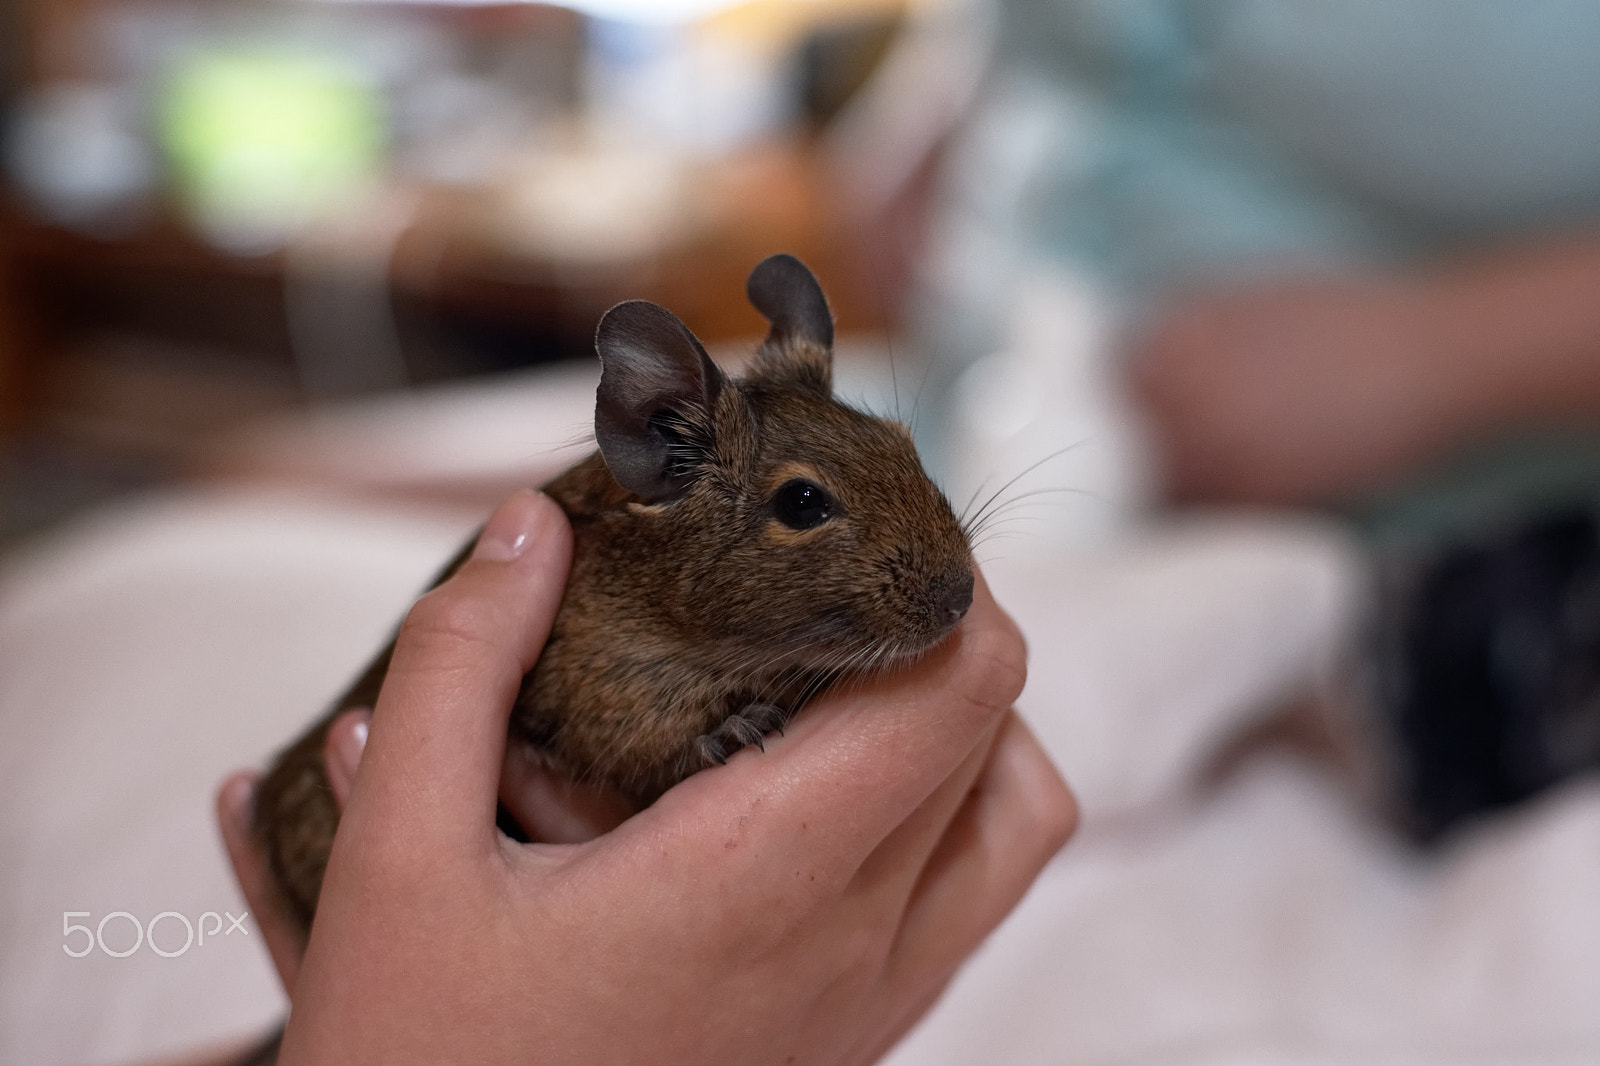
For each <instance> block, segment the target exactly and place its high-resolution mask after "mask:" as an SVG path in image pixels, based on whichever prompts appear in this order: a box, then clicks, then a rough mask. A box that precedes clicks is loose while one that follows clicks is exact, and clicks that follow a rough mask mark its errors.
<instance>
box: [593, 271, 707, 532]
mask: <svg viewBox="0 0 1600 1066" xmlns="http://www.w3.org/2000/svg"><path fill="white" fill-rule="evenodd" d="M594 346H595V351H596V352H597V353H599V356H600V387H599V389H598V390H596V392H595V409H594V435H595V440H596V441H597V442H598V443H599V445H600V454H601V455H602V456H604V457H605V461H606V467H607V468H608V469H609V470H610V471H611V476H612V477H614V478H616V479H617V483H618V484H619V485H621V486H622V487H623V488H625V489H627V490H628V491H629V492H632V493H634V494H636V495H638V496H642V497H643V498H644V499H646V500H647V501H649V502H651V503H658V502H660V501H662V500H668V499H671V498H673V497H674V496H678V495H680V494H681V493H682V492H683V491H684V490H685V489H687V488H688V487H689V482H690V481H692V480H693V477H694V470H693V467H694V465H695V464H694V459H695V458H696V457H698V456H700V455H705V454H709V452H710V450H711V447H712V445H713V443H714V442H713V440H712V425H711V412H712V411H713V410H714V409H715V407H716V402H717V396H718V395H719V394H720V393H721V391H722V384H723V377H722V371H720V370H718V369H717V364H715V363H713V362H712V361H711V357H710V356H708V355H706V350H705V349H704V348H703V347H701V346H700V342H699V341H698V340H697V339H695V335H694V334H693V333H690V332H689V327H688V326H685V325H684V324H683V323H682V322H680V321H678V316H676V315H674V314H673V313H672V312H671V311H668V310H667V309H666V308H665V307H662V306H660V305H659V304H653V303H651V302H649V301H648V300H629V301H627V302H626V303H620V304H618V305H617V306H615V307H613V308H612V309H611V310H609V311H607V312H606V313H605V315H604V316H602V317H601V319H600V326H599V328H598V329H597V330H596V331H595V338H594Z"/></svg>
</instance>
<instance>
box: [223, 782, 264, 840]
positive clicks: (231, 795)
mask: <svg viewBox="0 0 1600 1066" xmlns="http://www.w3.org/2000/svg"><path fill="white" fill-rule="evenodd" d="M222 806H223V809H224V810H226V811H227V812H228V817H229V818H231V819H232V820H233V822H234V824H235V825H238V826H244V827H248V826H249V825H250V821H251V819H252V818H254V817H255V806H256V781H255V778H253V777H250V776H247V775H241V776H239V777H235V778H234V779H233V780H232V781H229V782H228V783H227V785H226V786H224V787H223V790H222Z"/></svg>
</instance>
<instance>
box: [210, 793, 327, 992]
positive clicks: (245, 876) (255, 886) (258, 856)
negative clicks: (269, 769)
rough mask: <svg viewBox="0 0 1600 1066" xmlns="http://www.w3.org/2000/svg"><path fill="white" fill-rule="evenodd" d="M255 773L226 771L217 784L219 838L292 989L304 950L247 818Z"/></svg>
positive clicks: (251, 806)
mask: <svg viewBox="0 0 1600 1066" xmlns="http://www.w3.org/2000/svg"><path fill="white" fill-rule="evenodd" d="M259 780H260V777H259V775H257V774H255V773H253V772H251V771H241V772H239V773H236V774H234V775H233V776H231V777H229V778H228V779H227V780H226V781H224V782H223V783H222V787H221V788H219V789H218V790H217V825H218V828H220V829H221V831H222V843H223V846H224V847H226V848H227V850H228V861H229V862H230V863H232V864H233V876H234V878H235V879H236V880H237V881H238V882H239V889H240V891H242V892H243V893H244V898H245V902H246V903H247V904H248V905H249V907H250V912H251V913H252V914H254V915H255V916H256V928H258V929H260V930H261V939H262V940H263V941H264V942H265V943H266V945H267V954H269V955H271V956H272V965H273V966H274V967H276V968H277V971H278V980H279V981H281V982H283V989H284V991H285V992H293V991H294V982H295V979H296V978H297V977H298V976H299V973H300V956H301V955H302V954H303V953H304V951H305V941H304V940H303V939H301V935H300V927H299V926H298V925H296V924H295V922H294V921H293V920H292V919H290V918H289V916H288V915H287V914H285V913H284V911H283V909H282V906H281V904H280V903H279V900H278V895H277V888H276V886H275V885H274V884H273V881H272V874H271V871H270V870H269V869H268V868H267V859H266V856H265V855H263V854H262V853H261V850H260V848H259V845H258V843H257V841H256V836H255V834H254V833H253V832H251V828H250V822H251V818H252V817H253V815H254V811H255V795H256V793H255V790H256V784H257V782H258V781H259Z"/></svg>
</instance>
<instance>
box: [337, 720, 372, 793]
mask: <svg viewBox="0 0 1600 1066" xmlns="http://www.w3.org/2000/svg"><path fill="white" fill-rule="evenodd" d="M333 748H334V753H335V754H336V755H337V756H338V758H339V762H340V763H342V764H343V766H344V772H345V780H346V781H349V780H353V779H354V778H355V776H356V767H357V766H360V765H361V753H362V752H364V751H366V750H367V723H366V722H357V723H355V724H354V725H352V726H351V727H350V728H349V729H339V730H335V731H334V738H333Z"/></svg>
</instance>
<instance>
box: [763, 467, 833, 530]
mask: <svg viewBox="0 0 1600 1066" xmlns="http://www.w3.org/2000/svg"><path fill="white" fill-rule="evenodd" d="M833 510H834V505H833V497H831V496H829V495H828V493H827V492H826V491H825V490H824V489H823V488H822V486H821V485H818V484H816V483H815V482H811V481H807V480H805V479H804V478H795V479H793V480H792V481H785V482H784V483H783V485H782V487H780V488H779V489H778V491H777V492H776V493H774V494H773V497H772V513H773V515H774V516H775V517H776V518H777V519H778V521H780V522H782V523H783V524H784V525H786V526H788V527H789V528H790V529H814V528H816V527H817V526H820V525H822V523H824V522H826V521H827V520H828V519H830V518H832V517H833Z"/></svg>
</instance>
